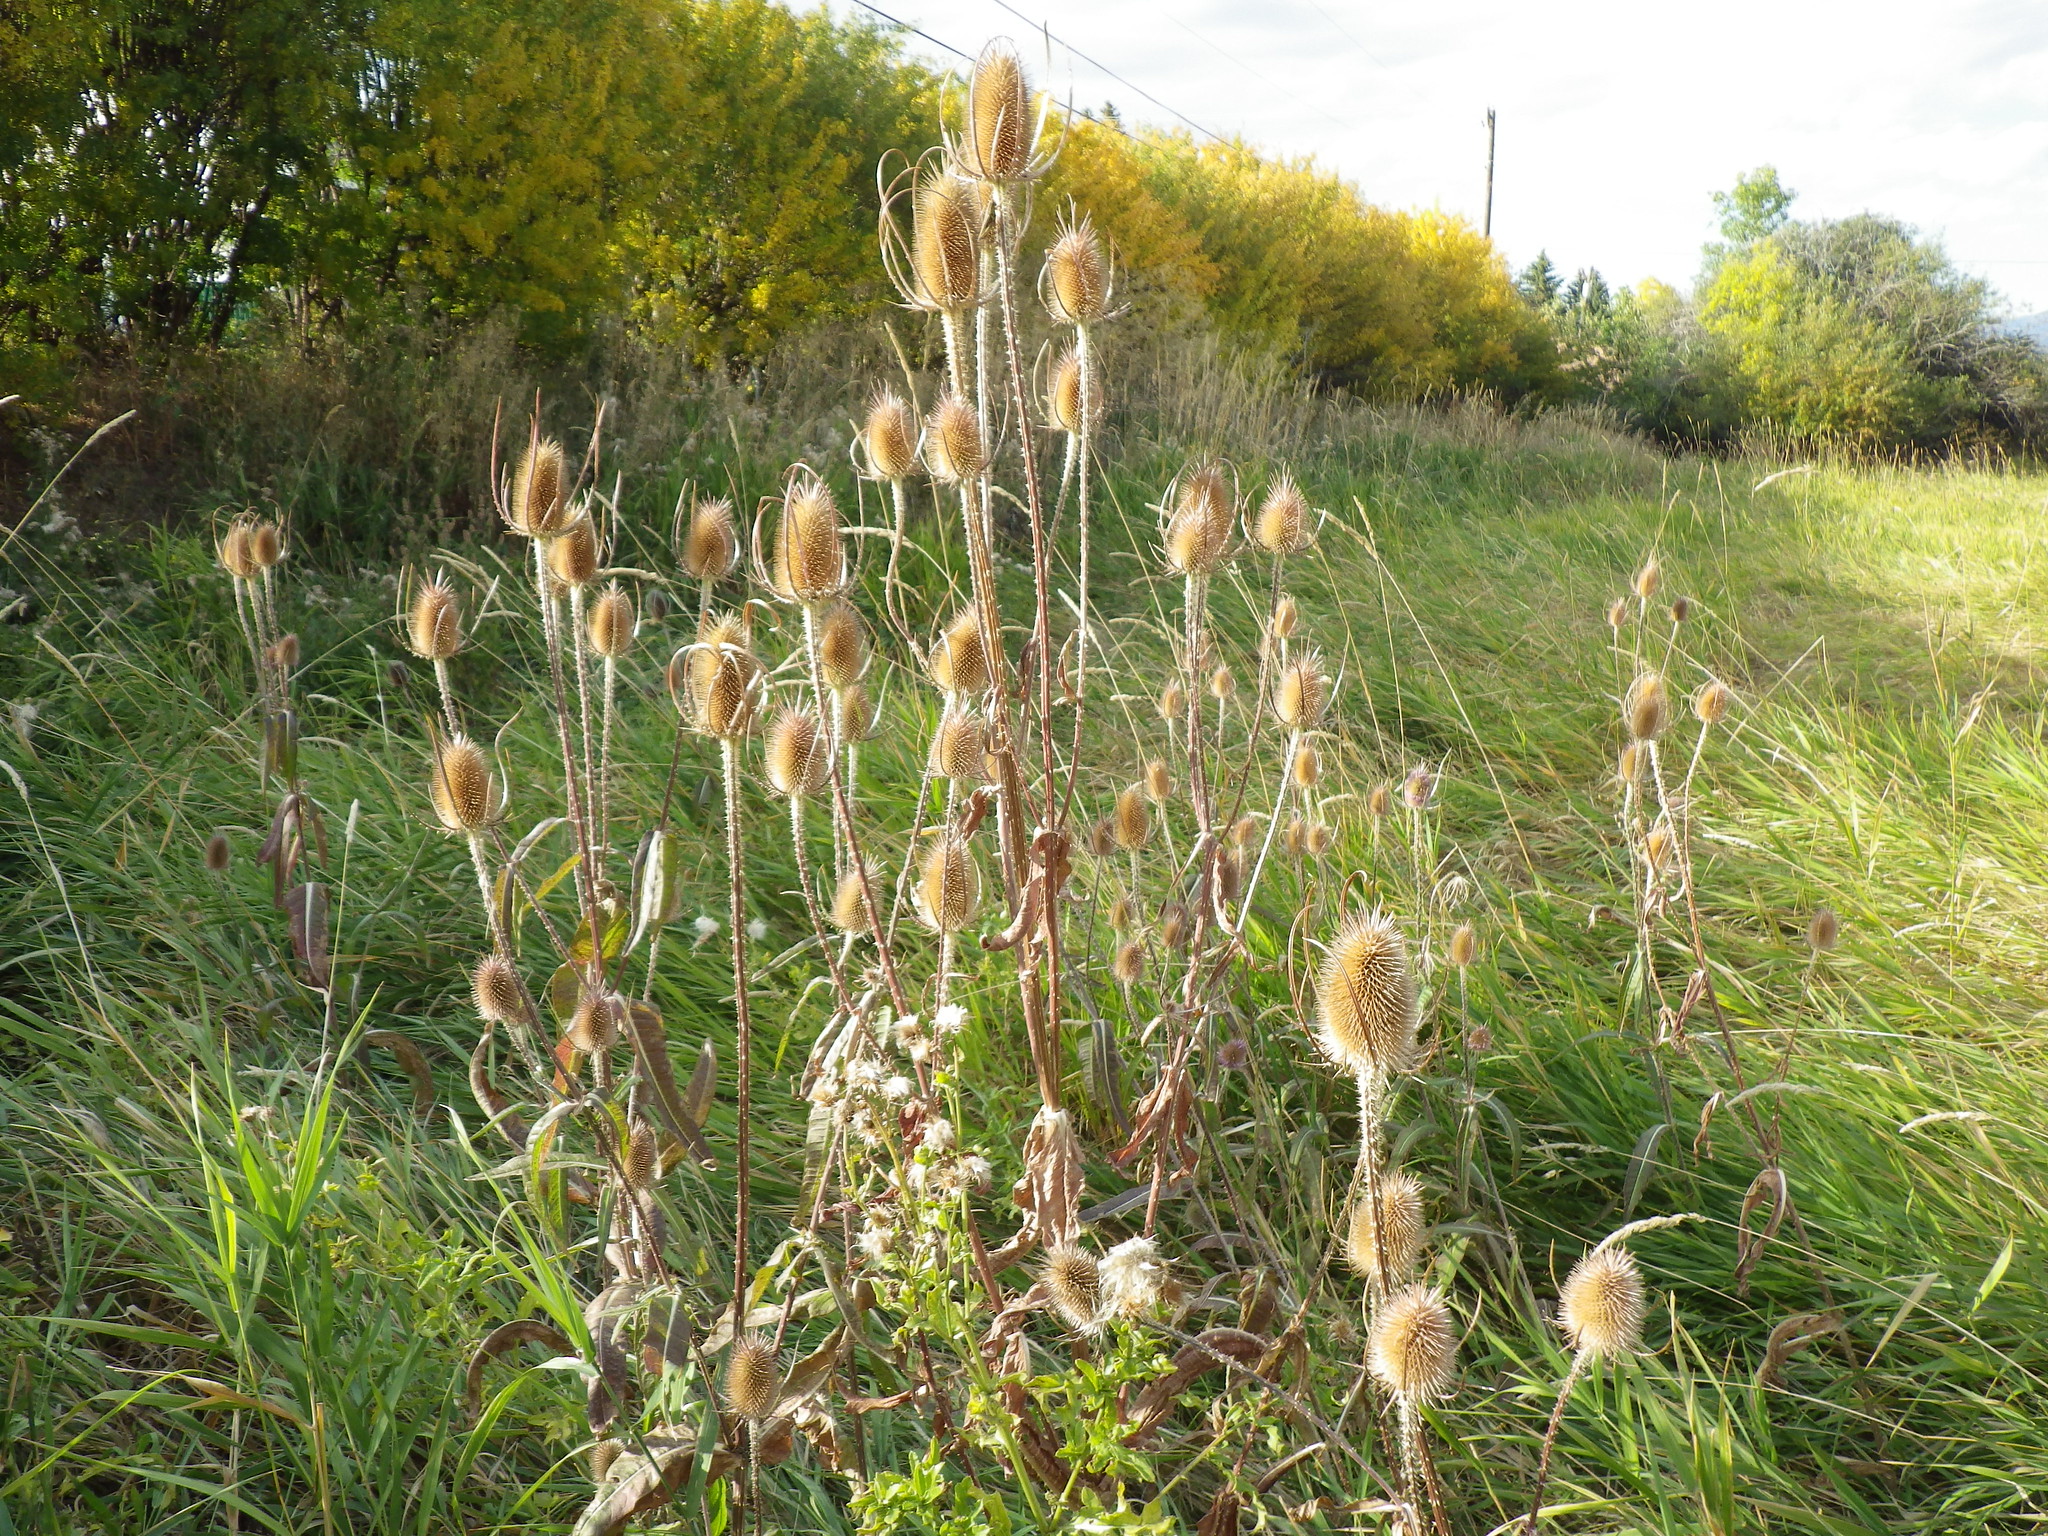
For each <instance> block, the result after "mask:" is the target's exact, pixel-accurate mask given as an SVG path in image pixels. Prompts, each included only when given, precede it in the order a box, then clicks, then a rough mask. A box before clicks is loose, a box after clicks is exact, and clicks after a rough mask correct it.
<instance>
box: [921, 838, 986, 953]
mask: <svg viewBox="0 0 2048 1536" xmlns="http://www.w3.org/2000/svg"><path fill="white" fill-rule="evenodd" d="M917 902H918V915H919V916H920V917H921V918H923V919H924V922H925V925H926V926H927V927H929V928H931V929H932V930H933V931H934V932H937V933H958V932H959V931H960V930H961V929H962V928H965V927H966V926H967V925H968V924H969V923H971V922H973V921H974V914H975V912H976V910H977V909H979V907H980V906H981V866H980V865H979V864H978V863H976V861H975V858H974V850H973V849H972V848H970V847H968V846H967V840H966V839H965V838H963V837H961V836H960V835H959V834H958V833H954V832H946V833H944V834H942V835H941V836H940V838H939V840H938V842H937V843H935V844H934V845H933V847H932V851H931V852H930V853H928V854H926V855H925V859H924V871H923V874H922V876H921V877H920V878H919V880H918V882H917Z"/></svg>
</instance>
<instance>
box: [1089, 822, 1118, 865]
mask: <svg viewBox="0 0 2048 1536" xmlns="http://www.w3.org/2000/svg"><path fill="white" fill-rule="evenodd" d="M1088 851H1089V852H1090V853H1092V854H1093V855H1094V856H1095V857H1096V858H1098V859H1102V858H1107V857H1108V856H1109V855H1110V854H1112V853H1115V852H1116V820H1115V818H1114V817H1110V816H1105V817H1103V818H1102V819H1101V820H1100V821H1098V822H1096V823H1095V824H1094V825H1093V826H1091V827H1090V828H1089V829H1088Z"/></svg>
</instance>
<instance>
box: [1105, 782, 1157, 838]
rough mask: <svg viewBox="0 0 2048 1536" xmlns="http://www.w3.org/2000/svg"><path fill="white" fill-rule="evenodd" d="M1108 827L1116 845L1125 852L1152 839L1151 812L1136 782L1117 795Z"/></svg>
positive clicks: (1143, 793) (1142, 791)
mask: <svg viewBox="0 0 2048 1536" xmlns="http://www.w3.org/2000/svg"><path fill="white" fill-rule="evenodd" d="M1110 829H1111V831H1112V832H1113V833H1114V834H1115V836H1116V845H1117V847H1119V848H1121V849H1123V850H1124V851H1125V852H1126V853H1128V852H1130V851H1132V850H1133V849H1137V848H1142V847H1144V846H1145V844H1146V843H1148V842H1150V841H1151V840H1152V812H1151V810H1150V809H1149V808H1147V806H1146V804H1145V792H1144V790H1143V789H1141V788H1139V786H1137V785H1136V784H1133V785H1130V786H1129V787H1128V788H1126V789H1124V790H1123V791H1122V792H1121V793H1119V794H1118V795H1117V797H1116V809H1115V810H1114V811H1112V812H1111V813H1110Z"/></svg>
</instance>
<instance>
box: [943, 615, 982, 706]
mask: <svg viewBox="0 0 2048 1536" xmlns="http://www.w3.org/2000/svg"><path fill="white" fill-rule="evenodd" d="M988 662H989V657H988V649H987V647H986V646H984V645H983V644H982V641H981V619H980V617H979V616H978V615H977V614H976V613H975V611H974V610H973V609H972V608H962V609H961V610H960V611H959V612H958V613H956V614H954V615H953V617H952V619H951V620H949V621H948V622H947V624H946V627H945V629H944V631H942V632H941V633H940V635H939V642H938V644H937V645H934V646H933V647H932V653H931V659H930V660H929V662H928V663H927V667H928V669H929V671H930V672H931V678H932V681H933V682H934V683H936V684H938V686H939V688H940V690H941V691H943V692H945V693H969V694H972V693H987V692H988V690H989V687H990V685H991V683H992V681H993V679H992V678H991V677H990V674H989V665H988Z"/></svg>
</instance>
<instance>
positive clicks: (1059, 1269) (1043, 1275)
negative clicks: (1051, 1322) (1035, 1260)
mask: <svg viewBox="0 0 2048 1536" xmlns="http://www.w3.org/2000/svg"><path fill="white" fill-rule="evenodd" d="M1038 1278H1039V1279H1040V1280H1041V1281H1043V1282H1044V1284H1045V1289H1046V1292H1047V1294H1049V1295H1050V1296H1051V1297H1052V1305H1053V1310H1054V1311H1056V1312H1058V1313H1059V1315H1060V1316H1061V1317H1062V1318H1064V1319H1066V1322H1067V1326H1068V1327H1070V1328H1078V1329H1080V1330H1081V1331H1082V1332H1084V1333H1092V1332H1094V1331H1095V1330H1096V1329H1097V1328H1099V1327H1100V1326H1101V1320H1100V1318H1099V1317H1098V1315H1097V1314H1098V1313H1099V1311H1100V1309H1101V1306H1102V1266H1101V1265H1100V1264H1099V1263H1097V1262H1096V1259H1095V1255H1094V1254H1092V1253H1090V1252H1088V1250H1087V1249H1085V1248H1054V1249H1052V1250H1051V1251H1050V1252H1049V1253H1047V1254H1046V1256H1045V1263H1044V1265H1043V1266H1042V1267H1041V1268H1040V1269H1039V1271H1038Z"/></svg>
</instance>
